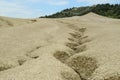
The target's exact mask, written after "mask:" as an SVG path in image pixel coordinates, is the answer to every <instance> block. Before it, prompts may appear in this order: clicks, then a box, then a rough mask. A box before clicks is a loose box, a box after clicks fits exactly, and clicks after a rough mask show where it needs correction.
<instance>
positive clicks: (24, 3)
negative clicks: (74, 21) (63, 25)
mask: <svg viewBox="0 0 120 80" xmlns="http://www.w3.org/2000/svg"><path fill="white" fill-rule="evenodd" d="M100 3H111V4H115V3H118V4H120V0H0V16H8V17H17V18H36V17H39V16H44V15H48V14H53V13H56V12H58V11H61V10H63V9H66V8H71V7H80V6H89V5H94V4H100Z"/></svg>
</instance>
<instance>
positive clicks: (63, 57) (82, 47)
mask: <svg viewBox="0 0 120 80" xmlns="http://www.w3.org/2000/svg"><path fill="white" fill-rule="evenodd" d="M58 22H60V23H63V24H66V25H67V26H68V27H69V28H71V29H73V30H74V33H69V34H70V35H71V37H70V38H68V40H69V41H70V42H68V43H66V44H65V45H66V46H67V47H69V48H70V49H72V50H73V52H69V51H56V52H55V53H54V57H55V58H56V59H58V60H60V61H61V62H62V63H64V64H66V65H67V66H69V67H70V68H72V69H73V70H74V71H75V72H76V73H77V74H78V75H79V76H80V78H81V79H80V80H88V79H89V78H90V77H91V76H92V73H93V72H94V71H95V69H96V68H97V67H98V65H97V61H96V59H94V58H92V57H87V56H76V55H77V54H79V53H81V52H83V51H86V50H87V46H86V44H85V43H87V42H89V41H91V40H89V39H88V36H87V35H85V31H86V28H84V27H83V28H79V27H77V26H75V25H73V24H70V23H66V22H63V21H58ZM61 75H62V74H61ZM62 76H64V75H62ZM72 80H73V79H72ZM74 80H75V79H74Z"/></svg>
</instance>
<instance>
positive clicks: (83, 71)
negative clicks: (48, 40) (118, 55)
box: [67, 56, 98, 79]
mask: <svg viewBox="0 0 120 80" xmlns="http://www.w3.org/2000/svg"><path fill="white" fill-rule="evenodd" d="M67 64H68V66H70V67H71V68H73V69H74V70H75V71H76V72H77V73H78V74H80V75H81V77H82V78H84V79H87V78H89V77H90V76H91V75H92V73H93V72H94V71H95V69H96V68H97V67H98V66H97V61H96V59H95V58H92V57H86V56H77V57H73V58H71V59H69V60H68V61H67Z"/></svg>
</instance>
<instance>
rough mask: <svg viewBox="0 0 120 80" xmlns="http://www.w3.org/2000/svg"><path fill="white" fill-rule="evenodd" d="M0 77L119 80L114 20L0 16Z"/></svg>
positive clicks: (119, 24)
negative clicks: (32, 18)
mask: <svg viewBox="0 0 120 80" xmlns="http://www.w3.org/2000/svg"><path fill="white" fill-rule="evenodd" d="M0 80H120V20H119V19H112V18H107V17H103V16H99V15H97V14H94V13H89V14H86V15H84V16H79V17H78V16H75V17H71V18H56V19H50V18H49V19H47V18H43V19H42V18H40V19H36V20H35V19H34V20H30V19H13V18H7V17H0Z"/></svg>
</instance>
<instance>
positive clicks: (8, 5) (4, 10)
mask: <svg viewBox="0 0 120 80" xmlns="http://www.w3.org/2000/svg"><path fill="white" fill-rule="evenodd" d="M0 15H1V16H9V17H19V18H30V17H31V18H32V17H38V16H41V15H42V11H41V10H39V9H32V8H30V7H28V6H26V5H22V4H20V3H18V2H10V1H5V0H0Z"/></svg>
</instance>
